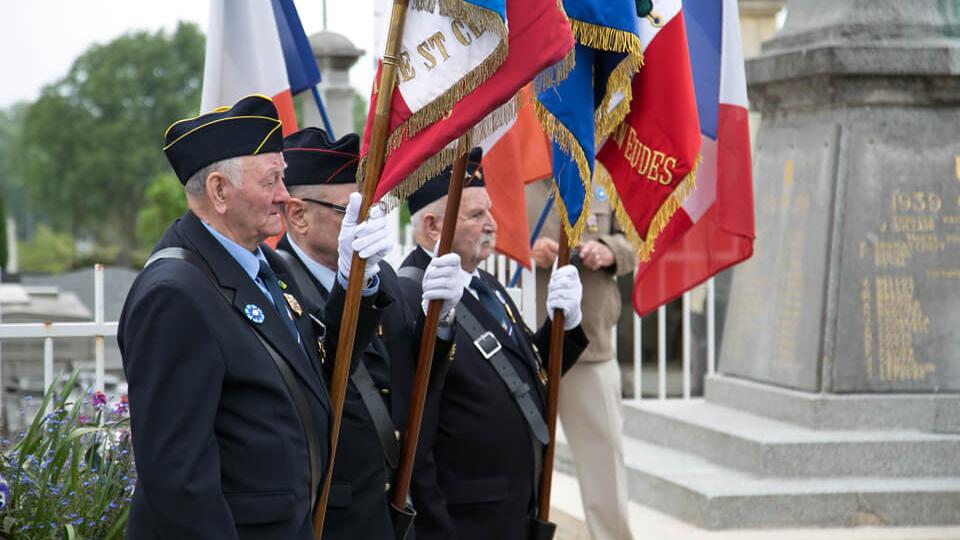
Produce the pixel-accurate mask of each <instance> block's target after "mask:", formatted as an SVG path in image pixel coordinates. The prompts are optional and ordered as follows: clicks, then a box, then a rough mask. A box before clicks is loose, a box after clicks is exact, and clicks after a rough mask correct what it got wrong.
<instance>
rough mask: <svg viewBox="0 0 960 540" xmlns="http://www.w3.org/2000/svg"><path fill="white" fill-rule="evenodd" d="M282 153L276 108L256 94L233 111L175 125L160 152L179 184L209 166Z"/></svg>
mask: <svg viewBox="0 0 960 540" xmlns="http://www.w3.org/2000/svg"><path fill="white" fill-rule="evenodd" d="M282 150H283V135H282V134H281V131H280V116H279V115H278V114H277V108H276V107H275V106H274V105H273V100H271V99H270V98H268V97H267V96H261V95H259V94H257V95H252V96H247V97H245V98H243V99H241V100H240V101H238V102H237V103H236V104H235V105H234V106H233V107H220V108H218V109H215V110H213V111H211V112H209V113H207V114H201V115H200V116H197V117H194V118H187V119H185V120H180V121H179V122H174V123H173V125H171V126H170V127H168V128H167V131H166V133H164V134H163V151H164V152H165V153H166V154H167V159H168V160H169V161H170V166H171V167H173V170H174V172H176V173H177V177H178V178H180V183H182V184H186V183H187V180H189V179H190V177H191V176H193V174H194V173H196V172H197V171H199V170H200V169H202V168H204V167H206V166H207V165H210V164H211V163H215V162H217V161H221V160H224V159H228V158H232V157H237V156H255V155H258V154H267V153H270V152H280V151H282Z"/></svg>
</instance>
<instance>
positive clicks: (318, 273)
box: [287, 234, 337, 292]
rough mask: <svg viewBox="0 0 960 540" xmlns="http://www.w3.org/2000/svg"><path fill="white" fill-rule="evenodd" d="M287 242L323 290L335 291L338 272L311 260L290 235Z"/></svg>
mask: <svg viewBox="0 0 960 540" xmlns="http://www.w3.org/2000/svg"><path fill="white" fill-rule="evenodd" d="M287 242H290V246H291V247H292V248H293V251H295V252H296V254H297V257H299V258H300V260H301V261H303V265H304V266H306V267H307V270H309V271H310V273H311V274H313V277H315V278H317V281H319V282H320V284H321V285H323V288H324V289H325V290H326V291H327V292H330V291H331V290H333V280H334V279H335V278H336V277H337V274H336V272H334V271H333V270H331V269H329V268H327V267H326V266H324V265H322V264H320V263H318V262H317V261H315V260H313V259H311V258H310V256H309V255H307V254H306V252H304V251H303V249H302V248H301V247H300V246H298V245H297V243H296V242H294V241H293V238H290V235H289V234H288V235H287Z"/></svg>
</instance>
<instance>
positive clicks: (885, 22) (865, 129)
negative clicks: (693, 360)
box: [720, 0, 960, 393]
mask: <svg viewBox="0 0 960 540" xmlns="http://www.w3.org/2000/svg"><path fill="white" fill-rule="evenodd" d="M787 8H788V16H787V21H786V24H785V26H784V28H783V29H782V31H781V32H780V33H779V34H778V35H777V36H776V37H775V38H774V39H773V40H771V41H769V42H767V43H766V44H765V45H764V48H763V53H762V54H761V55H760V56H759V57H756V58H754V59H753V60H751V61H749V62H748V64H747V77H748V80H749V91H750V101H751V106H752V108H753V109H754V110H756V111H758V112H760V113H761V114H762V115H763V121H762V123H761V125H760V128H759V131H758V132H757V134H756V139H755V142H756V146H755V156H754V182H755V192H754V193H755V205H756V214H757V238H758V240H757V245H756V253H755V255H754V257H753V259H751V260H750V261H749V262H747V263H745V264H744V265H742V266H740V267H738V268H737V269H736V271H735V273H734V280H733V290H732V293H731V297H730V308H729V311H728V313H727V323H726V326H725V329H724V332H725V334H724V339H723V347H722V351H721V356H720V370H721V371H722V372H723V373H724V374H727V375H734V376H737V377H742V378H747V379H752V380H755V381H759V382H763V383H771V384H775V385H779V386H784V387H791V388H796V389H800V390H806V391H811V392H828V393H851V392H852V393H870V392H925V393H931V392H960V331H957V328H958V327H960V5H958V4H957V3H955V2H943V1H939V0H915V1H911V2H903V1H898V0H871V1H864V0H791V1H790V2H789V3H788V5H787Z"/></svg>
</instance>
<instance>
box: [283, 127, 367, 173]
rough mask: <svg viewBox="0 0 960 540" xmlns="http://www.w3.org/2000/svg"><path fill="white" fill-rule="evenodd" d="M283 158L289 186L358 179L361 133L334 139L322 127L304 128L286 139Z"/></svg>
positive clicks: (284, 140)
mask: <svg viewBox="0 0 960 540" xmlns="http://www.w3.org/2000/svg"><path fill="white" fill-rule="evenodd" d="M283 159H284V160H285V161H286V162H287V169H286V171H284V175H283V181H284V183H286V184H287V185H288V186H307V185H314V184H352V183H356V180H357V165H358V164H359V163H360V137H358V136H357V134H356V133H348V134H346V135H344V136H343V137H341V138H340V139H339V140H337V141H331V140H330V136H329V135H327V132H326V131H324V130H322V129H320V128H313V127H310V128H306V129H301V130H300V131H298V132H296V133H293V134H290V135H288V136H287V137H286V138H285V139H283Z"/></svg>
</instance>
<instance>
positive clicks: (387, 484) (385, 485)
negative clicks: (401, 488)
mask: <svg viewBox="0 0 960 540" xmlns="http://www.w3.org/2000/svg"><path fill="white" fill-rule="evenodd" d="M383 491H390V482H387V483H386V484H384V485H383Z"/></svg>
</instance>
